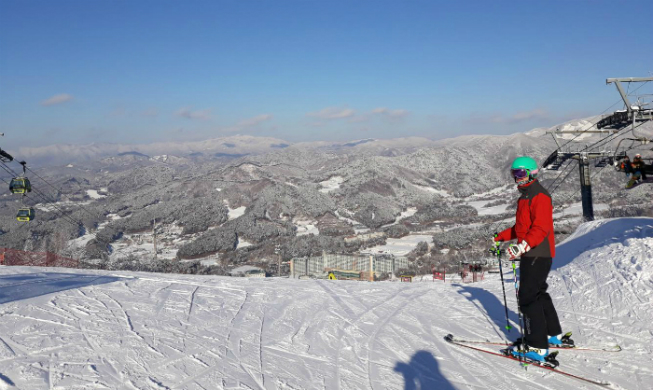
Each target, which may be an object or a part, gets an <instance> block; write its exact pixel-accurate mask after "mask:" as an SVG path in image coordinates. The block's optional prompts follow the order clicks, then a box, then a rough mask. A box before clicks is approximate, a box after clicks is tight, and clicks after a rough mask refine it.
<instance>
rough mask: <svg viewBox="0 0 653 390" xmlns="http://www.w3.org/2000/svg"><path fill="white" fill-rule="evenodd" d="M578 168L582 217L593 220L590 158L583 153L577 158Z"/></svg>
mask: <svg viewBox="0 0 653 390" xmlns="http://www.w3.org/2000/svg"><path fill="white" fill-rule="evenodd" d="M578 167H579V169H580V194H581V199H582V201H583V217H584V218H585V220H586V221H593V220H594V206H593V205H592V182H591V181H590V159H589V156H587V154H585V153H583V154H581V155H580V156H579V158H578Z"/></svg>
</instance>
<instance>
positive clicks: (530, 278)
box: [494, 156, 573, 361]
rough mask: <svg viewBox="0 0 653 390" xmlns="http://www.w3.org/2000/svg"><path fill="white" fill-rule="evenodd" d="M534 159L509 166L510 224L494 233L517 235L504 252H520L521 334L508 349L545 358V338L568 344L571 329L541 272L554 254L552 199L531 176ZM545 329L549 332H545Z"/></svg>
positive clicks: (545, 273)
mask: <svg viewBox="0 0 653 390" xmlns="http://www.w3.org/2000/svg"><path fill="white" fill-rule="evenodd" d="M537 172H538V167H537V162H536V161H535V160H534V159H532V158H531V157H526V156H523V157H517V158H516V159H515V160H514V161H513V163H512V167H511V169H510V173H511V174H512V176H513V178H514V179H515V183H516V184H517V189H518V190H519V192H521V197H520V198H519V202H518V204H517V214H516V221H515V225H514V226H513V227H511V228H508V229H506V230H504V231H502V232H501V233H498V235H497V236H496V237H495V239H494V240H495V241H499V242H501V241H510V240H515V239H516V240H517V244H515V245H511V246H510V247H509V248H508V250H507V253H508V255H509V256H510V260H515V259H517V258H521V261H520V266H519V275H520V284H519V294H518V297H519V309H520V311H521V313H522V314H523V318H524V339H523V340H521V339H520V340H517V341H516V342H515V345H513V346H512V347H511V349H510V353H511V354H512V355H513V356H515V357H520V356H521V357H525V358H528V359H533V360H537V361H544V360H545V358H546V356H548V354H549V344H553V345H561V344H563V343H566V344H569V345H571V344H573V341H572V340H570V339H569V336H570V335H571V334H565V335H563V333H562V328H561V326H560V321H559V320H558V314H557V312H556V310H555V308H554V307H553V302H552V301H551V297H550V296H549V294H548V293H547V292H546V289H547V287H548V285H547V283H546V278H547V276H548V275H549V271H550V270H551V263H552V260H553V257H554V256H555V239H554V233H553V205H552V202H551V195H549V193H548V192H547V190H546V189H545V188H544V187H542V185H541V184H540V183H539V181H538V180H537V179H536V176H537ZM547 335H548V337H547Z"/></svg>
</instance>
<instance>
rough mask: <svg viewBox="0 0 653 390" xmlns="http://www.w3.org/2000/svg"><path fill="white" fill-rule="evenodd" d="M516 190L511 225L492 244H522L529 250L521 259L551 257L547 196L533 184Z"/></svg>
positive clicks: (552, 245) (550, 206)
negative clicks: (519, 195)
mask: <svg viewBox="0 0 653 390" xmlns="http://www.w3.org/2000/svg"><path fill="white" fill-rule="evenodd" d="M517 189H519V192H521V197H520V198H519V201H518V203H517V214H516V221H515V225H514V226H513V227H511V228H508V229H506V230H504V231H502V232H501V233H499V235H498V236H497V237H496V238H495V240H496V241H510V240H515V239H516V240H517V241H518V242H519V243H521V242H522V241H526V243H527V244H528V246H530V247H531V249H530V250H529V251H528V252H526V253H524V255H523V256H522V257H551V258H553V257H555V237H554V232H553V204H552V202H551V195H549V193H548V191H547V190H546V189H545V188H544V187H542V185H541V184H540V182H539V181H537V180H534V181H532V182H530V183H528V184H525V185H523V186H519V187H517Z"/></svg>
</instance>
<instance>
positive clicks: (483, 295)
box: [457, 285, 519, 340]
mask: <svg viewBox="0 0 653 390" xmlns="http://www.w3.org/2000/svg"><path fill="white" fill-rule="evenodd" d="M457 287H458V288H459V289H460V290H459V292H460V293H461V294H462V295H463V296H464V297H465V298H467V299H468V300H469V301H470V302H472V303H473V304H474V305H475V306H476V307H478V309H479V310H480V311H483V310H485V313H487V319H488V321H492V322H493V323H494V324H495V325H496V328H497V329H500V330H501V332H502V333H503V335H504V336H505V337H506V339H507V340H511V339H515V338H516V337H517V336H515V334H516V333H513V334H511V333H510V330H508V329H506V309H505V307H504V304H503V302H502V301H500V300H499V298H497V296H496V295H494V294H492V293H491V292H489V291H487V290H485V289H482V288H478V287H471V286H465V285H457ZM513 293H514V292H513ZM506 294H508V291H506ZM508 317H509V318H510V320H511V325H512V326H514V325H515V324H519V316H518V315H517V313H516V312H514V311H512V310H510V309H508ZM497 334H498V335H499V336H500V334H499V333H498V332H497Z"/></svg>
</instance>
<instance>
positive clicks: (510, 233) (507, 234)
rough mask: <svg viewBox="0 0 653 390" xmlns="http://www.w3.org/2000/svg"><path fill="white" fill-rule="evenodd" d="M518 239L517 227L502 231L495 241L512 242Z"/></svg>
mask: <svg viewBox="0 0 653 390" xmlns="http://www.w3.org/2000/svg"><path fill="white" fill-rule="evenodd" d="M516 238H517V233H516V232H515V226H514V225H513V226H512V227H509V228H508V229H506V230H504V231H502V232H501V233H499V234H498V235H497V237H496V238H495V239H494V241H510V240H514V239H516Z"/></svg>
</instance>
